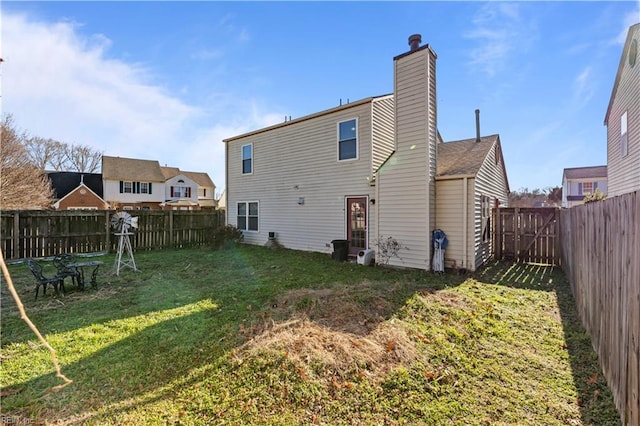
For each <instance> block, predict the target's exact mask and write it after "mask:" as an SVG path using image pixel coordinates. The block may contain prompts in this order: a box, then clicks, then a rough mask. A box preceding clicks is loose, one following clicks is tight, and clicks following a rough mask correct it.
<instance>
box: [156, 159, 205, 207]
mask: <svg viewBox="0 0 640 426" xmlns="http://www.w3.org/2000/svg"><path fill="white" fill-rule="evenodd" d="M163 169H164V168H163ZM164 191H165V197H164V198H165V200H166V201H164V202H163V203H161V204H160V206H161V207H162V208H165V209H166V208H171V209H174V210H194V209H197V208H199V205H198V184H197V183H196V182H194V181H193V180H191V179H189V178H188V177H187V176H185V175H184V174H183V173H179V174H177V175H175V176H173V177H171V178H169V179H167V181H166V182H165V186H164Z"/></svg>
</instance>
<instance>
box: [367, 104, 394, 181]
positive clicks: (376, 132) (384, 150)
mask: <svg viewBox="0 0 640 426" xmlns="http://www.w3.org/2000/svg"><path fill="white" fill-rule="evenodd" d="M371 107H372V115H373V119H372V123H371V124H372V126H371V127H372V128H371V137H372V141H373V147H372V153H371V170H372V171H373V173H375V172H376V170H378V168H379V167H380V166H381V165H382V163H384V162H385V161H386V160H387V158H389V156H390V155H391V153H393V149H394V147H395V145H394V131H395V126H394V121H393V114H394V102H393V96H386V97H384V98H380V99H376V100H374V101H373V102H372V105H371Z"/></svg>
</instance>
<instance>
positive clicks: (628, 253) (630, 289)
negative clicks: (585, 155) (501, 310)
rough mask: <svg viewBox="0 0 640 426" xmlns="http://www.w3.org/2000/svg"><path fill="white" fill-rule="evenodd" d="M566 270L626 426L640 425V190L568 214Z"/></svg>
mask: <svg viewBox="0 0 640 426" xmlns="http://www.w3.org/2000/svg"><path fill="white" fill-rule="evenodd" d="M560 222H561V229H562V258H563V269H564V271H565V273H566V274H567V276H568V277H569V280H570V282H571V289H572V291H573V296H574V298H575V301H576V306H577V310H578V314H579V315H580V318H581V320H582V323H583V325H584V327H585V329H586V330H587V331H588V332H589V333H590V334H591V343H592V345H593V348H594V350H595V351H596V353H597V354H598V359H599V361H600V366H601V368H602V371H603V374H604V376H605V377H606V379H607V384H608V385H609V388H610V389H611V391H612V393H613V398H614V401H615V404H616V407H617V408H618V411H619V412H620V417H621V420H622V424H626V425H640V377H639V376H640V191H636V192H634V193H630V194H625V195H622V196H618V197H613V198H610V199H607V200H604V201H600V202H595V203H589V204H586V205H583V206H577V207H573V208H571V209H568V210H563V211H562V212H561V213H560Z"/></svg>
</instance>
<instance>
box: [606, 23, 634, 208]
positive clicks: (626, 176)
mask: <svg viewBox="0 0 640 426" xmlns="http://www.w3.org/2000/svg"><path fill="white" fill-rule="evenodd" d="M630 39H640V25H637V24H636V25H634V26H632V27H631V29H630V34H629V35H628V37H627V40H628V41H629V40H630ZM626 53H627V52H626V51H623V52H622V58H621V61H620V64H619V69H618V76H617V77H616V78H617V88H616V91H615V93H612V98H611V103H610V110H609V112H608V115H607V117H606V124H607V181H608V196H609V197H612V196H616V195H620V194H624V193H628V192H633V191H637V190H640V86H639V85H638V81H640V65H639V64H636V65H635V66H634V67H631V66H630V65H629V61H628V58H627V57H626ZM624 114H626V124H627V132H626V135H627V136H626V147H627V152H626V155H625V153H624V152H623V151H622V145H623V144H622V143H621V142H622V141H621V138H622V134H623V129H622V124H623V115H624Z"/></svg>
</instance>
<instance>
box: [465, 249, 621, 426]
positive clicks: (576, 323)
mask: <svg viewBox="0 0 640 426" xmlns="http://www.w3.org/2000/svg"><path fill="white" fill-rule="evenodd" d="M476 278H477V279H478V280H479V281H482V282H486V283H491V284H498V285H504V286H508V287H513V288H521V289H528V290H537V291H549V292H555V295H556V299H557V303H558V307H559V310H560V317H561V320H562V327H563V331H564V336H565V344H566V350H567V351H568V353H569V358H570V362H571V370H572V374H573V381H574V384H575V387H576V389H577V392H578V404H579V406H580V413H581V416H582V420H583V424H585V425H592V424H593V425H596V424H597V425H619V424H620V417H619V413H618V412H617V410H616V408H615V404H614V402H613V396H612V394H611V391H610V390H609V388H608V387H607V384H606V381H605V379H604V377H603V375H602V374H601V373H600V372H601V369H600V366H599V364H598V356H597V354H596V353H595V351H594V350H593V348H592V346H591V338H590V336H589V334H588V333H587V332H586V331H585V329H584V327H583V326H582V323H581V322H580V318H579V316H578V312H577V309H576V305H575V301H574V299H573V295H572V293H571V287H570V285H569V282H568V280H567V278H566V276H565V275H564V272H563V271H562V269H561V268H559V267H554V266H549V265H540V264H525V263H513V262H507V261H493V262H491V263H489V264H488V265H486V266H485V267H484V268H482V269H481V270H480V271H477V272H476Z"/></svg>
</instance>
